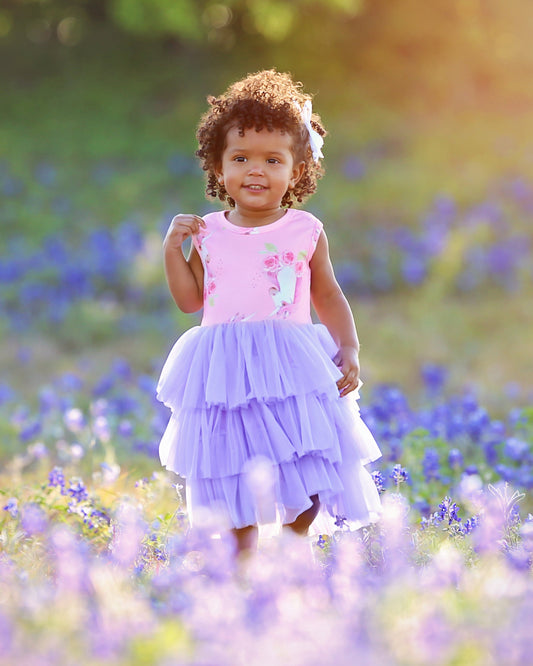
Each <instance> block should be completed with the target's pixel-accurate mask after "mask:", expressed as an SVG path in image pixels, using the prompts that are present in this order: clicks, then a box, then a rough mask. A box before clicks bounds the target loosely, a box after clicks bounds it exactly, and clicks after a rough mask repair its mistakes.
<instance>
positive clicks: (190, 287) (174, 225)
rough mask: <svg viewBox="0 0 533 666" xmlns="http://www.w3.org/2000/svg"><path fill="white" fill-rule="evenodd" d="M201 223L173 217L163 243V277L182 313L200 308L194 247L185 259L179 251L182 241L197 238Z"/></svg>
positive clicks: (188, 217) (199, 267)
mask: <svg viewBox="0 0 533 666" xmlns="http://www.w3.org/2000/svg"><path fill="white" fill-rule="evenodd" d="M200 227H202V228H204V229H205V222H204V221H203V219H202V218H201V217H199V216H198V215H176V216H175V217H174V218H173V219H172V222H171V223H170V226H169V228H168V231H167V235H166V236H165V240H164V241H163V249H164V253H165V275H166V277H167V282H168V288H169V289H170V293H171V294H172V298H173V299H174V300H175V301H176V305H177V306H178V307H179V309H180V310H182V311H183V312H197V311H198V310H200V309H201V308H202V305H203V291H204V287H203V285H204V268H203V266H202V260H201V259H200V255H199V254H198V252H197V250H196V248H195V247H194V245H193V246H192V248H191V253H190V255H189V259H185V256H184V254H183V250H182V244H183V241H184V240H185V239H186V238H188V237H189V236H192V234H197V233H198V232H199V230H200Z"/></svg>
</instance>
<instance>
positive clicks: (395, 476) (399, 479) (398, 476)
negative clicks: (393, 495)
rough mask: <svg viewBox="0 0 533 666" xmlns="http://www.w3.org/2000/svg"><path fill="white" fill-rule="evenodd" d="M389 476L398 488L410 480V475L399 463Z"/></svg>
mask: <svg viewBox="0 0 533 666" xmlns="http://www.w3.org/2000/svg"><path fill="white" fill-rule="evenodd" d="M389 476H390V478H391V479H392V480H393V481H394V483H395V484H396V485H397V486H399V485H400V484H401V483H405V482H406V481H408V480H409V473H408V472H407V470H406V469H405V468H404V467H402V466H401V465H400V464H399V463H398V464H397V465H394V467H393V468H392V472H391V473H390V475H389Z"/></svg>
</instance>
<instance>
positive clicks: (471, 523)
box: [461, 516, 479, 534]
mask: <svg viewBox="0 0 533 666" xmlns="http://www.w3.org/2000/svg"><path fill="white" fill-rule="evenodd" d="M478 524H479V518H478V516H472V517H471V518H468V519H467V520H465V522H464V523H463V526H462V529H461V531H462V532H463V534H471V533H472V531H473V530H474V529H475V528H476V527H477V526H478Z"/></svg>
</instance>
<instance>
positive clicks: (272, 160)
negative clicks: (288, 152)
mask: <svg viewBox="0 0 533 666" xmlns="http://www.w3.org/2000/svg"><path fill="white" fill-rule="evenodd" d="M267 162H268V164H279V160H278V159H277V158H276V157H269V158H268V160H267Z"/></svg>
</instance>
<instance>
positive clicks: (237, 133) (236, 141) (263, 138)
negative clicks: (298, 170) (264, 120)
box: [225, 125, 293, 148]
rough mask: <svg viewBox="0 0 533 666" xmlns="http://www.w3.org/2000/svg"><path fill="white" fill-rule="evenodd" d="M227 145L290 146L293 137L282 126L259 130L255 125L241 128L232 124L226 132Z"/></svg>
mask: <svg viewBox="0 0 533 666" xmlns="http://www.w3.org/2000/svg"><path fill="white" fill-rule="evenodd" d="M225 139H226V140H225V145H226V148H227V147H233V146H235V147H236V146H262V147H263V146H279V147H282V148H290V147H291V145H292V141H293V137H292V136H291V134H290V133H289V132H287V131H286V130H282V129H280V128H276V127H274V128H272V129H268V128H266V127H263V128H262V129H259V130H257V129H256V128H255V127H249V128H240V127H238V126H235V125H234V126H232V127H230V128H229V129H228V131H227V132H226V137H225Z"/></svg>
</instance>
